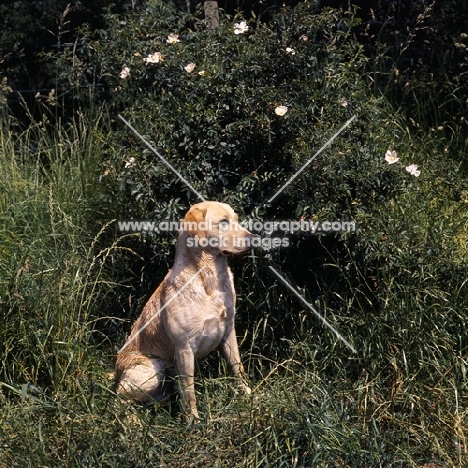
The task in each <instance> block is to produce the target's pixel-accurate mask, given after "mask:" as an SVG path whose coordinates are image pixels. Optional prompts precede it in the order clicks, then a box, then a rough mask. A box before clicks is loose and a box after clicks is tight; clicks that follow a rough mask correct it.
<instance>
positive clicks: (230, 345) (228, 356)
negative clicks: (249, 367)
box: [219, 327, 252, 395]
mask: <svg viewBox="0 0 468 468" xmlns="http://www.w3.org/2000/svg"><path fill="white" fill-rule="evenodd" d="M219 351H220V353H221V356H222V357H223V358H224V360H225V361H226V363H227V365H228V368H229V371H230V372H231V373H232V374H233V375H234V376H235V377H237V378H239V379H240V387H241V389H242V390H243V391H244V393H246V394H248V395H250V393H251V392H252V391H251V390H250V388H249V386H248V385H247V383H246V380H247V379H246V375H245V371H244V366H243V365H242V362H241V358H240V353H239V347H238V346H237V337H236V331H235V329H234V327H231V329H230V330H229V331H228V332H227V333H226V335H225V336H224V338H223V340H222V341H221V344H220V346H219Z"/></svg>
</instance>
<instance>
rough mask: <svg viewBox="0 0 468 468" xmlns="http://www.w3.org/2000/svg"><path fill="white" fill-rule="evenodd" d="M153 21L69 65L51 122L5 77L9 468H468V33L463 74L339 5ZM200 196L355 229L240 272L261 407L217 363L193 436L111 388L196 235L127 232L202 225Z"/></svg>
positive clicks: (3, 244) (65, 56) (1, 262)
mask: <svg viewBox="0 0 468 468" xmlns="http://www.w3.org/2000/svg"><path fill="white" fill-rule="evenodd" d="M19 4H20V3H18V5H19ZM18 5H16V6H17V7H18ZM134 6H135V8H128V9H126V8H123V7H122V8H120V9H119V10H108V11H107V12H105V13H103V16H102V21H103V23H102V24H101V25H100V27H99V28H98V29H96V28H92V27H87V26H83V27H82V28H81V30H80V31H79V32H78V31H77V32H75V34H76V43H75V46H74V47H70V48H63V49H61V51H60V53H54V54H49V55H48V56H47V57H44V60H46V61H47V63H48V66H49V67H50V69H52V70H53V71H54V74H55V77H56V80H57V81H56V87H53V90H52V89H50V90H47V91H43V92H40V93H38V94H37V95H36V97H35V100H34V103H35V104H34V109H33V110H32V111H31V106H29V107H28V106H27V103H26V102H24V101H22V99H21V98H18V94H12V92H11V88H9V83H11V80H8V79H9V78H10V76H9V75H8V73H6V74H5V76H2V79H3V81H2V83H3V85H2V89H1V97H2V105H4V107H3V108H2V112H3V113H2V116H1V118H0V155H1V158H2V160H1V162H0V177H1V178H2V180H3V181H4V183H3V187H2V190H1V192H0V223H1V224H0V272H1V273H0V310H1V313H2V317H3V320H2V322H1V323H0V337H1V340H0V362H1V363H2V369H1V373H0V401H1V402H2V407H3V410H2V413H1V416H0V434H1V436H0V437H1V440H2V443H3V445H0V456H1V457H2V458H1V459H2V460H7V461H8V466H64V465H69V466H109V467H110V466H164V464H166V465H167V466H175V467H176V466H177V467H181V466H230V467H232V466H239V467H240V466H249V467H250V466H258V467H260V466H275V467H276V466H304V467H306V466H307V467H309V466H320V467H328V466H343V467H345V466H352V467H355V466H356V467H357V466H369V467H380V466H401V467H406V466H411V467H420V466H423V465H425V464H427V465H425V466H431V465H429V463H432V462H434V464H433V465H432V466H447V467H449V466H459V467H462V466H464V465H466V462H467V455H468V449H467V446H468V445H467V444H468V442H467V439H466V435H465V431H464V426H465V425H466V422H467V420H466V416H467V415H466V405H467V401H466V387H467V375H466V368H467V367H466V366H467V362H468V361H467V346H468V342H467V338H466V337H467V325H466V312H465V311H466V307H467V305H468V296H467V293H466V280H465V271H466V267H467V261H468V250H467V248H466V242H467V234H466V223H467V216H466V207H467V204H468V186H467V185H468V184H467V181H466V174H465V172H464V171H465V169H464V165H463V164H462V161H463V156H464V154H465V152H466V145H467V141H468V140H467V135H466V121H465V117H466V116H465V114H464V112H465V108H466V106H463V105H462V104H463V102H464V101H463V100H464V99H465V98H466V97H467V96H468V91H467V85H466V84H465V82H464V81H463V80H462V78H463V76H464V73H466V72H465V69H464V67H465V61H466V48H464V47H463V46H462V44H464V42H463V40H464V37H465V36H463V35H462V34H460V42H457V44H458V45H454V47H457V50H458V51H459V55H455V54H454V55H453V58H454V61H453V62H450V64H449V65H448V66H447V68H446V69H445V71H446V76H447V81H446V82H444V83H441V84H440V83H435V82H431V80H430V79H428V78H427V76H426V78H427V79H426V80H425V81H424V80H420V79H419V78H417V76H420V75H418V73H419V72H420V71H421V70H419V69H418V68H417V67H416V66H415V67H413V68H412V66H411V65H410V64H408V63H407V62H404V63H405V64H406V65H405V66H404V67H403V68H401V58H402V57H404V55H405V53H406V51H407V50H409V48H407V49H404V50H402V49H401V48H395V47H394V46H393V45H392V44H390V43H389V41H387V42H386V44H385V45H384V46H382V45H379V43H378V41H375V40H372V41H370V40H369V41H367V39H365V38H364V39H363V36H360V34H361V33H362V31H366V22H365V21H364V23H363V22H362V21H360V20H359V19H358V17H357V16H356V15H355V13H353V12H352V11H346V12H344V11H337V10H331V9H327V8H322V9H320V8H319V7H320V5H319V4H318V2H309V1H305V2H301V3H300V4H298V5H297V6H296V7H295V8H288V9H284V10H282V11H279V12H277V13H276V14H275V15H274V16H273V17H272V18H271V21H269V22H268V23H263V22H258V21H256V20H255V18H253V17H252V18H251V19H250V20H248V19H246V18H244V17H242V16H240V14H237V16H229V15H227V14H221V18H220V20H221V21H220V27H219V29H216V30H212V29H211V28H210V27H209V26H210V23H209V22H207V21H204V20H203V19H201V16H202V15H201V14H200V13H199V12H197V14H196V15H195V16H192V15H190V14H189V13H188V12H187V11H186V9H185V8H182V7H180V6H178V5H177V4H171V3H168V2H161V1H157V0H152V1H147V2H146V3H144V4H140V3H137V4H135V5H134ZM436 7H438V6H437V5H433V6H431V7H430V8H428V9H426V10H425V15H426V16H423V17H421V18H420V19H419V21H420V23H418V24H417V25H415V26H414V29H413V30H410V31H409V33H408V34H409V36H408V42H407V45H408V46H409V44H411V41H412V40H413V38H415V37H416V36H417V34H419V31H420V27H421V25H422V24H423V23H424V22H425V21H429V20H430V21H435V22H437V21H436V18H434V17H433V16H432V14H433V12H435V11H436V10H435V8H436ZM12 11H13V10H12ZM439 18H440V17H439ZM424 24H426V23H424ZM431 24H432V23H431ZM434 28H435V26H434ZM434 30H435V29H434ZM434 37H435V36H434ZM357 39H359V40H357ZM439 66H440V73H442V71H443V69H442V67H441V64H439ZM11 70H13V69H11ZM7 71H8V70H7ZM397 71H399V72H398V73H397ZM413 72H414V73H413ZM412 73H413V74H412ZM12 76H13V77H14V73H13V72H12ZM411 77H412V78H411ZM410 78H411V79H410ZM401 80H405V83H402V81H401ZM418 80H419V81H418ZM416 82H417V83H419V85H418V86H417V85H416ZM406 83H408V85H406ZM66 89H68V90H69V91H68V92H66V91H64V90H66ZM419 98H424V100H423V101H418V99H419ZM8 102H10V103H16V104H17V103H18V102H21V103H22V104H23V105H24V106H25V107H24V108H26V109H27V110H26V111H25V112H24V113H23V114H22V115H21V116H20V118H16V117H17V116H18V114H16V116H12V115H11V114H12V113H11V109H12V108H10V109H7V107H6V105H5V104H7V103H8ZM429 105H430V106H432V109H433V111H432V112H429V111H428V109H429V107H428V106H429ZM13 110H15V111H17V108H16V107H15V108H13ZM119 115H120V116H121V117H123V118H124V119H125V120H126V121H127V122H130V123H131V125H132V126H133V127H134V129H135V130H136V132H138V134H139V135H140V136H139V135H137V133H135V132H134V131H133V130H132V129H131V128H129V127H128V126H127V125H126V124H125V123H124V121H123V120H122V119H121V118H119ZM141 137H143V138H144V139H145V140H146V141H147V142H148V144H149V145H150V146H152V147H154V148H155V149H156V150H157V152H158V153H159V154H160V155H161V156H162V157H163V158H165V160H166V161H167V162H169V163H170V164H171V166H172V167H173V168H175V169H176V170H177V171H178V172H179V173H180V174H181V175H182V177H183V179H185V181H187V182H189V183H190V184H191V185H193V188H194V189H195V191H194V190H192V189H191V188H190V187H189V186H188V184H187V183H186V182H185V181H184V180H181V178H180V177H179V176H177V175H176V174H175V173H174V172H173V170H171V168H169V167H168V165H167V164H166V163H165V162H163V161H162V160H161V158H160V156H158V154H156V153H155V152H154V151H152V150H151V149H150V147H149V146H148V145H147V144H145V143H144V142H143V141H142V139H141ZM327 142H329V144H328V146H326V147H325V148H323V147H324V145H326V144H327ZM322 149H323V150H322ZM317 153H318V154H317ZM312 159H313V160H312ZM311 160H312V161H311ZM298 171H300V173H299V174H298V175H297V177H295V178H294V180H293V182H292V183H291V184H289V185H288V186H287V187H285V188H284V190H282V191H281V193H280V194H279V195H278V196H276V194H277V193H278V190H279V189H280V188H281V187H282V186H283V185H284V184H285V183H287V182H288V181H290V180H291V178H292V177H294V175H295V174H296V173H297V172H298ZM196 192H198V193H199V194H201V195H203V196H204V197H206V198H208V199H216V200H219V201H224V202H227V203H230V204H231V205H232V206H233V207H234V208H235V210H236V211H237V212H238V213H239V214H240V215H241V218H242V219H246V220H255V219H257V220H263V221H275V220H276V221H281V220H289V221H298V220H313V221H315V222H324V221H329V222H335V221H340V222H342V221H354V222H355V226H356V229H355V230H351V231H348V230H339V231H336V232H328V233H324V232H319V233H317V232H316V233H312V232H305V231H304V232H295V233H278V232H277V233H273V234H272V233H269V232H265V231H264V232H261V233H260V234H262V237H263V239H265V240H268V239H269V238H271V237H272V236H276V235H281V236H282V237H284V238H285V239H286V240H287V243H288V245H289V247H287V248H279V249H267V248H265V249H262V248H258V249H256V250H255V251H254V252H253V253H252V255H251V256H249V257H248V258H246V259H243V260H241V261H239V262H233V265H232V266H233V269H234V270H235V276H236V285H237V290H238V310H239V312H238V316H239V325H238V331H239V333H241V334H242V335H243V339H240V341H241V342H242V351H243V359H244V361H245V363H246V367H247V369H248V373H249V376H250V379H251V381H252V387H253V388H254V392H253V395H252V398H248V397H242V396H240V395H236V396H235V398H233V390H232V388H231V381H230V380H229V378H227V377H226V373H225V369H224V368H223V367H222V365H218V361H217V360H216V359H215V358H214V357H211V358H209V359H207V360H206V361H205V362H204V363H203V364H202V376H201V377H200V382H201V383H200V384H199V386H198V387H197V391H198V392H199V393H200V397H199V401H200V410H201V411H202V413H203V414H204V416H205V419H204V421H203V423H202V424H200V425H199V427H195V428H193V427H191V428H186V427H183V426H182V425H181V424H180V423H179V421H178V418H177V411H171V409H169V411H164V410H163V409H161V408H158V409H156V410H155V409H154V408H153V409H151V408H141V407H138V406H129V405H127V404H125V403H123V402H121V401H120V400H118V399H116V398H115V396H114V394H113V390H112V388H113V387H112V381H111V377H110V376H109V374H110V373H111V372H112V369H113V364H114V361H115V353H116V351H117V350H118V349H119V347H120V345H121V344H122V342H123V340H124V339H125V335H126V334H127V333H128V331H129V329H130V326H131V324H132V323H133V320H134V319H135V317H136V315H137V314H138V313H139V311H140V310H141V305H142V303H143V302H144V299H145V296H146V295H147V294H148V293H150V292H151V291H152V289H153V288H154V287H155V286H156V285H157V283H158V282H159V281H160V279H161V278H162V277H163V276H164V274H165V273H166V271H167V269H168V268H169V267H170V265H171V262H172V258H173V253H174V240H175V233H157V232H139V233H124V232H121V231H119V230H118V222H117V221H122V220H148V221H155V222H160V221H164V220H168V219H170V220H176V219H179V218H180V217H181V216H182V215H183V213H184V212H185V211H186V210H187V208H188V207H189V206H190V205H191V204H193V203H195V202H197V201H198V200H199V197H198V195H197V193H196ZM272 197H274V200H272V201H271V202H270V201H269V200H271V198H272ZM265 245H266V244H265ZM269 266H274V267H275V268H276V269H277V270H278V271H280V272H281V274H282V275H283V276H284V278H285V279H287V280H288V281H290V282H291V284H292V285H293V287H294V288H297V291H298V292H299V293H300V294H301V295H302V296H303V297H305V299H306V300H307V301H309V302H310V303H311V304H312V305H313V306H314V307H315V308H316V309H317V310H318V311H319V312H320V314H321V315H322V316H323V317H325V319H326V320H327V322H328V323H329V324H331V325H332V326H333V328H334V330H335V331H333V330H332V329H330V328H328V327H326V326H325V325H324V324H323V322H322V321H320V320H319V319H318V318H317V317H316V315H314V314H313V313H312V312H311V310H310V309H309V308H308V307H306V306H304V304H303V303H302V302H300V301H298V300H297V298H296V297H295V296H294V295H293V294H291V293H290V292H289V291H288V290H287V289H285V288H284V287H283V285H282V284H281V282H279V281H278V279H277V278H276V277H275V276H274V275H273V274H271V270H270V269H269V268H268V267H269ZM348 345H351V346H352V347H353V348H354V349H355V351H356V352H353V351H352V350H351V349H350V347H349V346H348ZM219 375H221V377H219ZM436 462H437V463H438V464H437V465H436V464H435V463H436Z"/></svg>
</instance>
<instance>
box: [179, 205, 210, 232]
mask: <svg viewBox="0 0 468 468" xmlns="http://www.w3.org/2000/svg"><path fill="white" fill-rule="evenodd" d="M205 216H206V208H198V207H196V206H195V207H193V208H190V210H189V211H188V213H187V214H186V215H185V218H184V220H183V229H184V231H186V232H188V233H189V234H190V235H191V236H198V238H199V239H200V238H202V237H206V230H205V229H203V228H205V227H206V226H204V225H205Z"/></svg>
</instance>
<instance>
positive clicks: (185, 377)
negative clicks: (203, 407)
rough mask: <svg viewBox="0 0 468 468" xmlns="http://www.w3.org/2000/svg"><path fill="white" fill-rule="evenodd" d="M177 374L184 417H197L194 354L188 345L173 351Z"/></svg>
mask: <svg viewBox="0 0 468 468" xmlns="http://www.w3.org/2000/svg"><path fill="white" fill-rule="evenodd" d="M175 361H176V368H177V374H178V375H179V380H180V396H181V400H182V405H183V407H184V411H185V416H186V419H187V420H189V419H190V418H191V417H194V418H195V419H199V416H198V411H197V403H196V398H195V377H194V376H195V356H194V354H193V351H192V349H191V348H190V346H188V347H186V348H184V349H179V350H177V351H176V353H175Z"/></svg>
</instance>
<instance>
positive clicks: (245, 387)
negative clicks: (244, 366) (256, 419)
mask: <svg viewBox="0 0 468 468" xmlns="http://www.w3.org/2000/svg"><path fill="white" fill-rule="evenodd" d="M239 388H240V390H241V391H242V392H243V393H244V394H245V395H250V394H251V393H252V390H251V388H250V387H249V386H248V385H247V384H246V383H245V382H240V383H239Z"/></svg>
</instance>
